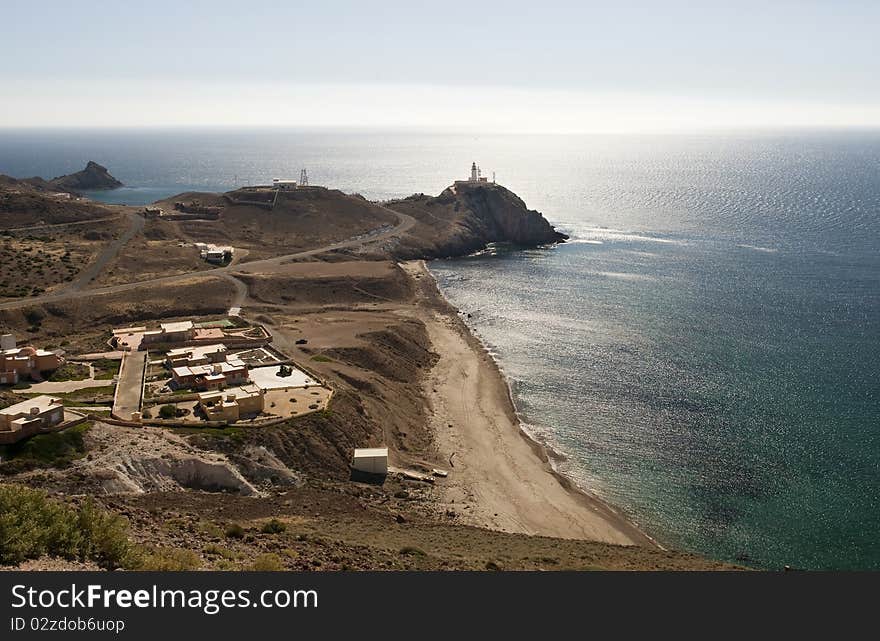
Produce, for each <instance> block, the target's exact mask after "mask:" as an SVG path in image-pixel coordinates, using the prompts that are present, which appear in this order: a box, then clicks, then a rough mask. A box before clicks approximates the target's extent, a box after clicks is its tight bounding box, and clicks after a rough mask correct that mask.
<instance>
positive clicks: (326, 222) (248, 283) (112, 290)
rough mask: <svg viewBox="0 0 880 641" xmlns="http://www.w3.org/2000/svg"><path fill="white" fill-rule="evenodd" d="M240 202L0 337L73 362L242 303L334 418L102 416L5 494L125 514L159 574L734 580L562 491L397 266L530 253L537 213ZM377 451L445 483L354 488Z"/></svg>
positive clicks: (411, 271)
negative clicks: (526, 574) (364, 462)
mask: <svg viewBox="0 0 880 641" xmlns="http://www.w3.org/2000/svg"><path fill="white" fill-rule="evenodd" d="M492 189H494V187H493V188H492ZM507 193H509V192H507ZM499 194H500V195H499ZM240 197H241V195H240V194H234V195H233V198H232V200H230V199H229V198H228V197H224V196H221V195H209V194H184V195H180V196H177V197H175V198H173V199H169V201H168V202H166V203H163V205H162V206H163V207H164V208H166V209H168V210H170V209H171V208H172V207H173V203H174V202H178V201H180V200H188V201H193V200H198V201H199V202H200V203H201V204H202V205H205V206H218V207H222V208H223V213H222V215H221V217H220V218H219V219H218V220H213V221H211V220H207V221H203V220H199V221H190V220H187V221H175V222H168V221H149V220H148V221H146V222H143V223H142V224H141V225H140V226H139V227H138V228H137V229H135V228H129V229H134V235H133V237H132V238H131V239H130V240H127V241H126V242H125V243H123V244H122V246H121V247H119V248H118V249H116V251H115V252H114V253H113V255H112V256H108V255H107V254H108V252H107V251H106V247H107V246H108V245H107V241H106V240H104V241H100V240H98V241H94V242H95V243H96V249H97V250H98V251H97V252H95V253H96V254H101V253H102V252H103V254H102V255H103V257H104V258H105V259H106V262H105V263H104V264H103V265H100V267H101V268H100V269H99V270H98V273H97V274H96V276H95V278H94V281H90V282H89V283H83V284H82V289H81V290H77V291H70V292H67V293H65V294H64V296H52V295H44V296H36V297H34V298H33V300H29V301H27V303H22V304H18V303H15V304H12V305H6V306H0V324H2V326H3V328H4V331H9V330H14V331H16V332H18V333H21V334H22V335H24V336H26V337H27V338H28V339H29V340H31V341H33V342H35V343H36V344H41V345H54V346H61V347H63V348H64V349H65V350H66V351H67V352H68V353H69V354H77V353H85V352H98V351H104V350H107V349H108V347H107V345H106V340H107V338H108V337H109V333H108V331H109V329H110V328H111V327H113V326H120V325H125V324H135V323H144V322H148V321H155V320H159V319H183V318H187V319H195V320H204V319H209V318H218V317H223V316H225V314H226V312H227V310H228V309H229V308H230V307H232V306H236V307H241V308H242V315H243V316H244V318H245V319H246V320H247V321H250V322H253V323H260V324H263V325H264V326H265V327H266V329H268V330H269V332H270V333H271V335H272V337H273V345H274V347H275V348H276V349H278V350H280V351H281V352H282V353H284V354H285V355H287V356H289V357H290V358H291V359H292V360H293V361H294V362H296V363H298V364H301V366H303V367H305V368H307V369H308V370H309V371H310V372H312V373H314V375H317V376H318V377H319V378H320V379H321V380H322V381H323V382H325V384H326V385H328V386H329V387H330V388H331V389H332V390H333V392H334V394H333V398H332V400H331V402H330V405H329V407H328V408H327V409H326V410H324V411H320V412H315V413H311V414H308V415H304V416H300V417H295V418H292V419H289V420H288V421H286V422H284V423H282V424H280V425H273V426H268V427H264V428H247V427H237V426H230V427H228V428H224V429H212V428H204V429H198V428H178V429H167V428H157V427H149V428H132V427H123V426H118V425H109V424H105V423H103V422H101V421H100V420H96V421H95V424H94V425H93V426H92V427H91V428H90V429H89V430H88V432H87V433H86V435H85V437H84V440H83V450H82V452H80V454H79V455H78V456H77V457H74V458H73V459H70V458H69V457H68V459H66V460H65V461H64V462H63V464H61V465H55V464H53V463H51V462H50V463H45V464H41V465H38V466H36V468H33V467H32V466H31V467H30V468H29V469H27V470H24V471H22V470H20V469H19V468H15V467H11V468H8V469H6V470H5V471H4V465H5V464H0V473H2V474H3V477H2V479H3V481H2V482H15V483H21V484H25V485H27V486H29V487H36V488H43V489H45V490H47V491H49V492H51V493H53V494H54V495H56V496H60V497H63V498H64V500H66V501H70V500H72V501H74V502H76V501H80V500H81V499H82V497H84V496H96V497H99V499H100V501H101V503H102V504H103V505H104V506H105V507H106V508H107V509H109V510H110V511H112V512H114V513H117V514H120V515H123V516H125V517H126V519H127V520H128V522H129V528H130V536H131V537H132V539H133V540H135V541H137V542H138V543H139V544H140V545H141V546H142V547H143V549H144V550H145V551H146V552H147V554H148V556H149V557H150V558H151V559H154V561H153V562H155V563H159V565H158V566H156V567H158V568H159V569H187V568H203V569H249V568H262V569H328V570H329V569H419V570H422V569H467V570H485V569H721V568H724V567H726V566H723V565H721V564H716V563H713V562H710V561H706V560H704V559H700V558H698V557H694V556H692V555H687V554H681V553H677V552H672V551H667V550H663V549H661V548H660V547H659V546H657V545H656V544H655V543H654V542H653V541H652V540H651V539H649V538H648V537H647V536H646V535H644V534H643V533H641V532H640V531H639V530H638V529H637V528H635V527H634V526H633V525H632V524H631V523H629V522H628V521H627V520H626V519H625V517H624V516H623V515H621V514H619V513H618V512H617V511H615V510H614V509H613V508H612V507H611V506H607V505H605V504H603V503H601V502H600V501H598V500H597V499H596V498H595V497H592V496H590V495H589V494H585V493H583V492H580V491H578V490H577V489H576V488H573V487H571V485H570V483H568V482H567V481H566V480H565V479H562V478H560V477H559V476H558V475H556V474H555V473H554V472H553V470H552V468H551V467H550V465H549V462H548V460H547V458H546V456H545V455H544V454H543V452H542V450H541V449H540V448H539V447H538V446H537V445H536V444H534V443H532V442H531V441H529V440H528V439H527V438H526V437H525V435H524V434H523V433H522V432H521V430H520V429H519V425H518V422H517V421H516V416H515V412H514V410H513V406H512V403H511V401H510V398H509V395H508V393H507V387H506V384H505V382H504V380H503V378H502V376H501V374H500V372H499V371H498V369H497V367H496V366H495V365H494V362H493V361H492V360H491V358H490V357H489V356H488V354H486V352H485V351H484V350H483V349H482V347H481V346H480V345H479V343H478V342H477V341H476V340H475V339H474V338H473V337H472V336H471V335H470V334H469V332H468V331H467V329H466V327H465V326H464V324H463V323H462V322H461V320H460V318H459V316H458V314H457V312H456V310H454V309H453V308H451V306H449V305H448V303H446V301H445V300H444V299H443V298H442V296H441V295H440V294H439V292H438V291H437V289H436V286H435V284H434V282H433V279H432V278H431V276H430V273H429V272H427V270H425V268H424V265H423V264H422V263H420V262H418V261H415V262H408V263H399V262H397V259H398V258H399V257H400V256H408V255H410V254H412V253H413V252H417V251H419V247H421V251H422V254H423V255H425V256H431V255H438V254H440V253H442V252H446V251H452V252H454V251H458V250H461V249H462V248H470V247H472V246H473V245H474V244H479V243H485V242H493V241H494V240H503V238H498V236H499V235H500V236H502V237H503V235H504V234H506V233H511V234H513V235H517V234H520V233H532V231H534V230H537V231H535V233H536V234H537V235H538V236H537V238H540V239H541V240H542V242H543V240H547V239H549V238H550V236H549V235H548V231H547V229H549V226H548V227H547V228H544V227H543V226H542V225H540V224H538V223H535V221H534V220H533V218H534V216H533V215H532V214H531V213H523V214H522V215H523V216H524V217H525V218H523V220H521V221H520V220H519V219H517V218H516V215H515V214H514V213H511V212H510V211H507V210H506V209H505V212H506V213H502V214H498V213H497V212H495V210H494V209H492V207H493V206H492V205H491V203H490V206H489V209H486V210H485V211H481V212H474V211H473V210H471V209H469V207H470V206H471V205H469V204H468V202H467V201H466V200H462V201H458V202H459V204H458V206H456V205H455V202H454V200H453V201H448V200H446V199H447V198H448V197H447V196H444V197H443V198H444V200H443V202H441V203H439V204H434V205H429V204H427V202H426V201H425V200H424V199H423V198H421V197H420V198H418V199H415V200H414V201H413V202H410V203H408V204H406V205H403V206H400V205H397V204H395V203H390V204H389V207H388V208H386V207H385V206H382V205H377V204H373V203H368V202H367V201H364V200H363V199H361V198H359V197H352V196H346V195H344V194H342V193H341V192H336V191H333V190H325V189H320V188H318V189H308V190H302V191H296V192H292V193H291V194H285V198H286V200H285V201H284V203H283V204H282V205H281V206H278V207H276V208H275V209H273V210H267V209H265V208H263V207H260V206H254V205H248V204H236V203H235V202H234V201H235V200H236V198H240ZM475 197H477V196H475ZM496 197H498V198H502V199H503V200H504V208H508V207H511V208H516V207H517V206H518V205H517V202H516V201H515V200H512V199H510V198H509V197H508V196H507V194H506V193H504V192H499V193H495V194H494V195H493V194H488V195H485V194H484V195H483V196H478V198H481V199H484V200H485V198H489V199H490V200H491V199H492V198H496ZM484 200H481V201H480V202H484ZM517 200H518V199H517ZM482 206H483V205H480V206H479V207H482ZM398 207H399V209H400V211H397V209H396V208H398ZM479 207H477V209H479ZM425 208H432V211H431V215H432V216H433V218H432V217H430V216H427V214H426V213H425V211H424V209H425ZM462 208H464V209H466V210H467V211H471V212H472V213H471V214H465V213H463V212H462ZM493 212H494V213H493ZM496 215H497V216H498V218H497V220H496V219H495V218H493V217H495V216H496ZM511 217H513V218H511ZM429 218H430V222H428V219H429ZM508 219H509V220H508ZM443 220H445V221H446V223H443V222H442V221H443ZM542 220H543V219H542ZM524 221H526V222H524ZM444 224H445V225H446V226H445V227H444ZM468 230H470V231H468ZM529 230H532V231H529ZM551 231H552V230H551ZM438 238H441V239H443V240H442V242H439V241H438V240H437V239H438ZM517 238H518V239H519V240H520V241H523V240H525V239H524V237H519V236H517ZM537 238H536V239H537ZM194 240H198V241H203V242H218V243H224V244H226V243H229V244H233V245H234V246H236V248H241V249H242V250H244V251H245V252H246V255H245V256H243V257H242V258H241V259H239V260H240V261H241V262H236V263H235V264H233V265H231V266H229V267H226V268H215V269H207V268H202V265H197V264H194V263H193V262H192V260H191V258H190V254H189V253H187V252H190V251H192V252H193V255H195V250H194V249H193V248H192V247H186V248H184V247H178V245H177V244H178V242H179V241H184V242H186V241H190V242H192V241H194ZM456 248H457V249H456ZM195 260H198V258H197V256H196V258H195ZM2 400H3V402H4V403H6V404H8V403H10V402H14V400H15V397H14V395H13V394H11V393H10V394H8V395H7V397H4V398H3V399H2ZM379 445H387V446H388V447H389V449H390V464H391V465H392V467H393V468H394V469H400V470H407V471H409V472H410V473H414V474H419V473H430V472H431V471H432V470H433V469H442V470H445V471H446V472H448V476H447V477H441V476H438V477H437V478H436V480H435V481H434V483H426V482H425V481H421V480H407V478H405V477H402V476H398V475H396V474H392V475H390V476H389V477H388V479H387V480H386V481H385V482H384V483H383V484H381V485H374V484H366V483H362V482H356V481H353V480H351V470H350V466H349V464H350V459H351V454H352V450H353V449H354V448H355V447H366V446H379ZM412 478H413V479H415V478H416V477H415V476H413V477H412ZM273 520H274V521H275V522H276V523H274V524H271V525H267V524H269V523H270V522H271V521H273ZM157 559H158V560H157ZM48 565H49V566H51V563H49V564H48Z"/></svg>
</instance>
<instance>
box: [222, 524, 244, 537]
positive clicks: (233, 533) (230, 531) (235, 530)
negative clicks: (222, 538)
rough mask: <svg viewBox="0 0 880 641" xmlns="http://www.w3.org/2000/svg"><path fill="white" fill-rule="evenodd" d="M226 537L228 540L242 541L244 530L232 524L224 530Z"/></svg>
mask: <svg viewBox="0 0 880 641" xmlns="http://www.w3.org/2000/svg"><path fill="white" fill-rule="evenodd" d="M226 536H227V537H229V538H230V539H243V538H244V528H243V527H241V526H240V525H239V524H238V523H232V524H230V525H229V527H227V528H226Z"/></svg>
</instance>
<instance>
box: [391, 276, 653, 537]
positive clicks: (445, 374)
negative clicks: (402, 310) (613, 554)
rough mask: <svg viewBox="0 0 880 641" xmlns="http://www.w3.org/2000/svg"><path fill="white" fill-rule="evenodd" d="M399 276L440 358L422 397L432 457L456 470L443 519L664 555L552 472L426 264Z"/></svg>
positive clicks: (501, 378)
mask: <svg viewBox="0 0 880 641" xmlns="http://www.w3.org/2000/svg"><path fill="white" fill-rule="evenodd" d="M402 267H403V269H404V270H405V271H406V272H407V273H408V274H409V275H410V277H411V278H412V279H413V282H414V283H415V285H416V287H417V289H420V292H419V294H420V299H421V300H420V304H419V305H418V307H419V308H420V309H423V310H424V313H423V314H422V316H423V318H422V320H423V321H424V322H425V326H426V328H427V330H428V334H429V337H430V339H431V343H432V347H433V350H434V351H435V352H437V353H438V355H439V360H438V362H437V364H436V365H435V366H434V367H433V368H432V370H431V372H430V374H429V376H428V379H427V381H426V385H425V393H426V396H427V398H428V399H429V401H430V405H431V409H432V411H433V416H432V417H430V419H431V420H430V422H431V428H432V432H433V434H434V437H435V442H436V447H437V451H436V454H437V455H438V458H441V459H442V460H449V461H450V462H451V464H452V465H451V469H450V470H449V472H450V475H449V479H448V480H447V481H444V483H443V484H442V485H441V486H440V487H441V491H442V493H443V502H444V504H445V505H446V506H447V511H448V510H450V509H451V510H454V511H456V512H457V513H458V514H459V515H460V516H462V517H464V519H465V520H466V521H468V522H470V523H471V524H473V525H477V526H480V527H489V528H492V529H497V530H502V531H509V532H519V533H524V534H532V535H540V536H553V537H558V538H567V539H585V540H592V541H599V542H605V543H612V544H618V545H640V546H648V547H654V548H659V549H663V548H662V546H660V545H659V543H657V541H655V540H654V539H653V538H651V537H650V536H649V535H648V534H646V533H645V532H643V531H642V530H641V529H639V527H638V526H637V525H636V524H634V523H632V522H631V521H630V520H629V519H627V518H626V517H625V516H624V515H623V514H622V513H621V512H620V511H618V510H617V509H616V508H615V507H614V506H612V505H610V504H609V503H607V502H605V501H603V500H602V499H601V498H599V497H598V496H596V495H594V494H592V493H590V492H589V491H588V490H586V489H584V488H581V487H579V486H578V485H577V484H576V483H575V482H574V481H572V480H571V479H570V478H568V477H567V476H565V475H564V474H562V473H561V472H559V471H558V470H556V469H555V467H554V465H553V463H552V456H551V455H550V454H549V452H550V448H548V447H547V446H545V445H543V444H542V443H540V442H538V441H537V440H535V439H534V438H533V437H532V436H531V435H530V434H529V433H528V432H527V431H526V430H525V429H524V428H523V422H522V420H521V418H520V415H519V413H518V411H517V409H516V403H515V402H514V399H513V393H512V390H511V387H510V383H509V381H508V379H507V377H506V376H505V375H504V373H503V371H502V370H501V368H500V366H499V365H498V363H497V361H495V359H494V358H493V357H492V355H491V354H490V353H489V351H488V350H487V349H486V347H485V345H483V343H482V342H481V341H480V340H479V339H478V338H477V337H476V336H475V335H474V333H473V332H472V331H471V330H470V328H469V327H468V326H467V324H466V323H465V322H464V320H463V319H462V318H461V316H460V313H459V310H457V309H456V308H455V307H454V306H453V305H452V303H450V302H449V301H448V300H447V298H446V297H445V296H444V295H443V292H442V291H441V289H440V286H439V284H438V283H437V281H436V279H435V278H434V275H433V274H432V273H431V271H430V270H429V269H428V267H427V264H426V262H425V261H411V262H407V263H404V264H402ZM422 303H423V304H422ZM456 462H457V463H458V464H457V465H456ZM462 504H464V505H465V508H464V510H462V511H461V512H459V511H458V509H457V507H460V506H461V505H462ZM462 512H463V513H462Z"/></svg>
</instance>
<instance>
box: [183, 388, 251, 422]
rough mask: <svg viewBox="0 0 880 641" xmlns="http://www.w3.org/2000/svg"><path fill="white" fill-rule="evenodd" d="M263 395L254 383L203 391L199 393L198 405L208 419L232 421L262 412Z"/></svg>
mask: <svg viewBox="0 0 880 641" xmlns="http://www.w3.org/2000/svg"><path fill="white" fill-rule="evenodd" d="M264 395H265V392H264V391H263V390H261V389H260V388H259V387H257V386H256V385H244V386H242V387H237V388H233V389H228V390H225V391H222V392H219V391H216V392H203V393H201V394H199V407H201V408H202V411H203V412H204V413H205V416H206V417H207V419H208V420H209V421H224V422H226V423H234V422H235V421H238V420H240V419H241V418H246V417H249V416H257V415H258V414H260V413H262V411H263V408H264V407H265V398H264Z"/></svg>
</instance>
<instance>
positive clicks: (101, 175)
mask: <svg viewBox="0 0 880 641" xmlns="http://www.w3.org/2000/svg"><path fill="white" fill-rule="evenodd" d="M48 183H49V185H51V186H52V187H54V188H56V189H59V190H62V191H74V192H75V191H98V190H104V189H116V188H118V187H122V186H123V185H122V183H121V182H120V181H118V180H117V179H116V178H114V177H113V176H112V175H110V172H109V171H107V168H106V167H104V166H102V165H99V164H98V163H96V162H95V161H94V160H90V161H89V162H88V163H87V164H86V166H85V169H81V170H80V171H78V172H76V173H73V174H68V175H66V176H58V177H56V178H53V179H52V180H50V181H48Z"/></svg>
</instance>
